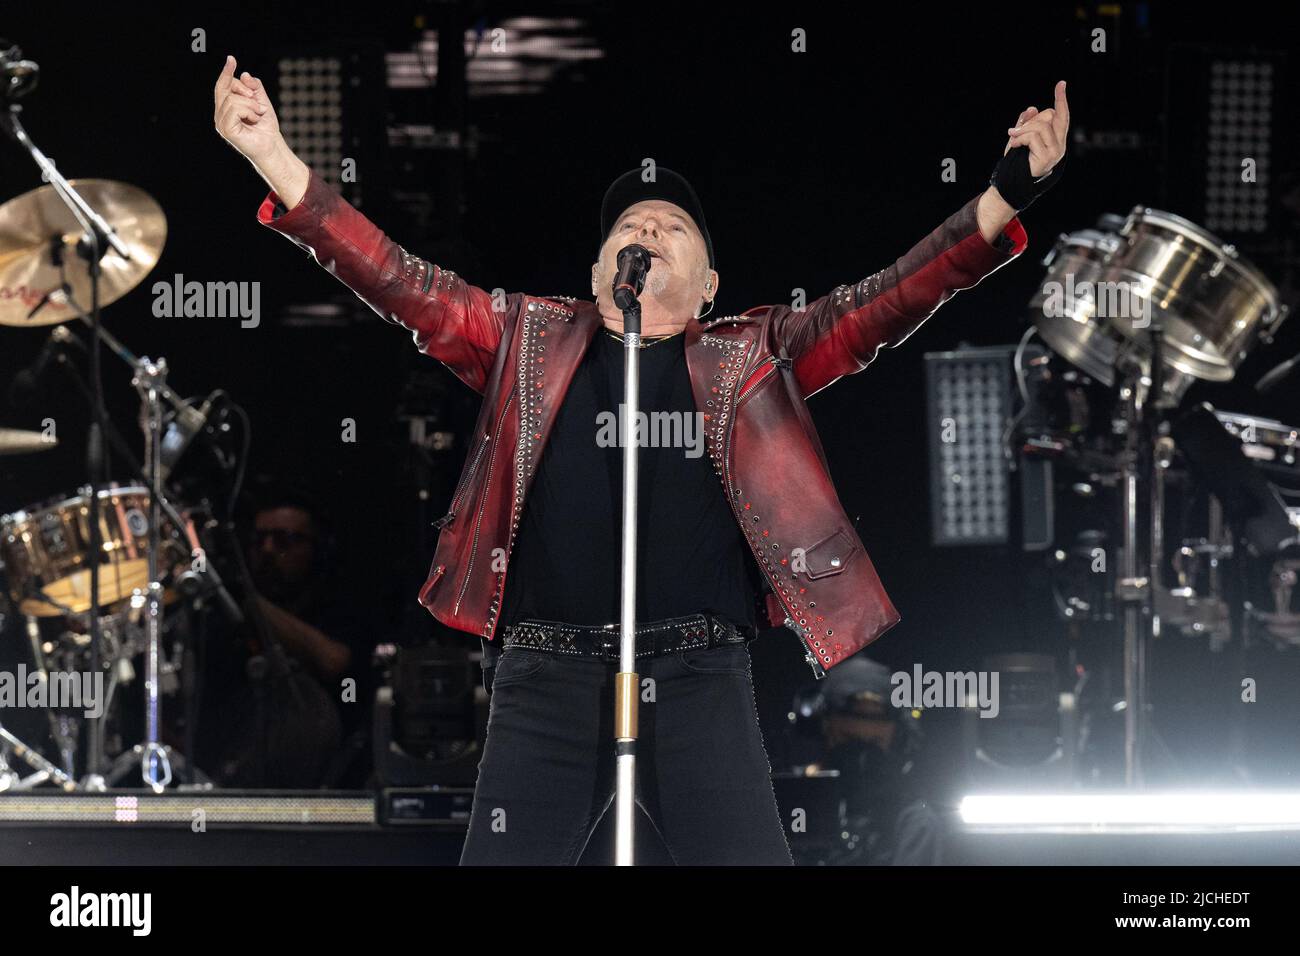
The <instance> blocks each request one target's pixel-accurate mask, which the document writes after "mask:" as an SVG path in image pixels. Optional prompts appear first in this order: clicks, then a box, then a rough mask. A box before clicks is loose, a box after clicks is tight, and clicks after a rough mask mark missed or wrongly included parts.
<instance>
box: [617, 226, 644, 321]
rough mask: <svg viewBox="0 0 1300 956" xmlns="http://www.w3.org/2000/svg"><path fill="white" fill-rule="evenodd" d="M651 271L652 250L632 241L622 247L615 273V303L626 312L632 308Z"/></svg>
mask: <svg viewBox="0 0 1300 956" xmlns="http://www.w3.org/2000/svg"><path fill="white" fill-rule="evenodd" d="M649 271H650V252H649V250H647V249H646V247H645V246H642V245H638V244H636V243H632V245H630V246H624V247H623V248H622V249H620V250H619V251H618V271H617V272H616V273H615V275H614V304H615V305H616V306H618V307H619V308H620V309H622V310H623V311H625V312H626V311H627V310H628V309H630V308H632V306H633V304H634V303H635V302H636V301H637V298H638V297H639V296H640V295H641V290H642V289H643V288H645V277H646V273H647V272H649Z"/></svg>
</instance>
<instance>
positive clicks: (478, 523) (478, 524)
mask: <svg viewBox="0 0 1300 956" xmlns="http://www.w3.org/2000/svg"><path fill="white" fill-rule="evenodd" d="M515 391H516V388H515V387H512V388H511V389H510V396H509V397H508V398H507V399H506V405H505V408H503V409H501V417H500V418H498V419H497V432H496V438H495V439H494V440H493V442H492V454H491V455H489V456H488V481H491V480H492V463H493V462H494V461H496V457H497V446H498V445H499V444H500V443H501V429H502V428H503V427H504V426H505V423H506V415H507V414H508V413H509V411H510V406H511V404H512V403H513V402H514V400H515ZM487 500H488V496H487V489H486V488H484V489H483V500H482V502H480V503H479V506H478V514H477V515H476V516H475V518H474V539H473V541H472V543H471V544H470V549H469V564H468V566H467V567H466V568H465V580H464V581H462V582H461V585H460V593H459V594H457V595H456V606H455V607H453V608H452V609H451V613H452V614H459V613H460V602H461V601H463V600H464V599H465V590H466V589H467V588H468V587H469V578H470V575H471V574H473V573H474V559H475V558H476V557H478V535H479V530H480V529H481V528H482V526H483V511H484V509H485V508H486V507H487Z"/></svg>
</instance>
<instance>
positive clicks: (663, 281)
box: [592, 199, 717, 316]
mask: <svg viewBox="0 0 1300 956" xmlns="http://www.w3.org/2000/svg"><path fill="white" fill-rule="evenodd" d="M633 243H639V244H640V245H643V246H645V247H646V249H647V250H648V251H649V252H650V272H649V273H648V274H647V275H646V281H645V289H644V290H643V292H642V294H641V298H642V302H643V303H644V302H645V300H646V298H647V297H649V298H652V299H655V300H657V302H658V304H660V305H661V306H663V307H664V308H665V309H666V310H667V311H668V312H670V313H671V314H673V315H680V314H685V315H691V316H693V315H696V314H697V310H698V309H699V308H700V307H701V302H702V300H704V299H711V298H712V297H713V295H714V294H716V291H717V273H716V272H713V271H712V270H710V269H709V253H708V249H707V248H706V247H705V245H704V237H703V236H702V235H701V234H700V230H699V229H698V228H697V227H696V225H695V221H694V220H693V219H691V217H690V216H688V215H687V214H686V211H685V210H683V209H682V208H681V207H680V206H677V205H675V204H673V203H670V202H668V201H666V200H663V199H646V200H644V201H642V202H639V203H636V204H635V205H632V206H628V207H627V209H625V210H623V214H622V215H621V216H619V217H618V219H617V220H615V222H614V228H613V229H611V230H610V233H609V236H608V237H607V238H606V239H605V243H604V245H602V246H601V248H600V261H599V262H597V263H596V265H595V267H594V268H593V269H592V286H593V289H592V291H593V292H594V293H595V295H596V297H597V301H598V302H599V303H600V305H601V306H602V311H606V310H607V309H613V308H615V306H614V305H613V291H612V285H613V281H614V276H615V274H616V273H617V272H618V254H619V252H620V251H621V250H622V249H623V248H624V247H626V246H630V245H632V244H633ZM710 279H711V280H712V284H713V289H712V290H710V291H706V290H705V283H706V282H708V281H709V280H710Z"/></svg>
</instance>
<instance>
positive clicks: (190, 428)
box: [159, 392, 216, 481]
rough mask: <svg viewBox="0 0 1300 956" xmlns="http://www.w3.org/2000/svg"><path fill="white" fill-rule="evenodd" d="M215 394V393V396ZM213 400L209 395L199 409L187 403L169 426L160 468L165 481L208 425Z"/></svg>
mask: <svg viewBox="0 0 1300 956" xmlns="http://www.w3.org/2000/svg"><path fill="white" fill-rule="evenodd" d="M215 394H216V393H215V392H214V393H213V395H215ZM212 399H213V396H212V395H209V396H208V397H207V398H205V399H204V400H203V404H202V405H200V406H199V407H198V408H195V407H194V406H193V405H191V404H189V403H188V402H186V403H185V404H183V405H182V406H181V407H180V408H178V409H177V410H176V414H175V415H174V416H173V417H172V420H171V422H170V423H169V424H168V426H167V431H166V432H164V433H163V438H162V442H161V452H162V454H161V455H159V468H160V470H161V471H162V478H163V481H166V480H167V479H168V478H169V477H170V476H171V472H172V469H173V468H174V467H176V462H178V461H180V457H181V455H183V454H185V449H187V448H189V447H190V442H192V441H193V440H194V436H195V435H197V434H198V433H199V432H200V431H201V430H202V429H203V426H204V425H206V424H207V423H208V415H209V414H210V413H211V412H212Z"/></svg>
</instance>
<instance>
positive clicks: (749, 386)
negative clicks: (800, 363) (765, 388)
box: [736, 355, 793, 405]
mask: <svg viewBox="0 0 1300 956" xmlns="http://www.w3.org/2000/svg"><path fill="white" fill-rule="evenodd" d="M792 364H793V363H791V361H790V360H789V359H783V358H777V357H776V356H775V355H769V356H768V357H767V358H765V359H763V361H761V362H759V363H758V367H757V368H756V369H754V371H752V372H750V373H749V378H747V379H745V384H744V385H742V386H740V393H739V394H738V395H737V396H736V404H737V405H739V404H740V403H741V402H743V401H744V400H745V396H746V395H748V394H749V393H750V392H752V391H753V390H754V389H756V388H758V386H760V385H762V384H763V383H764V382H766V381H767V380H768V378H769V377H770V376H771V375H772V373H773V372H774V371H776V370H777V369H779V368H790V367H791V365H792Z"/></svg>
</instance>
